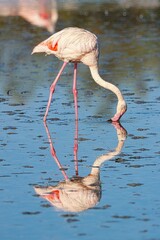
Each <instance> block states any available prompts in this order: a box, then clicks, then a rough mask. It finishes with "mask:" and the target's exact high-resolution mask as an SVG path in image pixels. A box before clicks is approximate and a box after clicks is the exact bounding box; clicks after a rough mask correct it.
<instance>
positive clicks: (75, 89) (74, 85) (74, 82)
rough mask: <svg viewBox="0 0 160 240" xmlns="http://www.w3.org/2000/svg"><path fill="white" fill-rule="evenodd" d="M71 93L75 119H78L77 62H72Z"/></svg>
mask: <svg viewBox="0 0 160 240" xmlns="http://www.w3.org/2000/svg"><path fill="white" fill-rule="evenodd" d="M72 92H73V95H74V108H75V118H76V121H78V105H77V95H78V91H77V63H74V77H73V89H72Z"/></svg>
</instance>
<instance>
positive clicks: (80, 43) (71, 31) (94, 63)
mask: <svg viewBox="0 0 160 240" xmlns="http://www.w3.org/2000/svg"><path fill="white" fill-rule="evenodd" d="M38 52H45V53H46V54H54V55H55V56H56V57H58V58H59V59H61V60H62V61H64V63H63V65H62V68H61V69H60V71H59V73H58V75H57V77H56V79H55V80H54V82H53V83H52V85H51V87H50V95H49V100H48V104H47V109H46V112H45V116H44V121H46V118H47V115H48V111H49V107H50V104H51V100H52V95H53V93H54V90H55V86H56V83H57V81H58V79H59V77H60V75H61V74H62V72H63V70H64V68H65V66H66V65H67V63H68V62H73V63H74V78H73V94H74V102H75V110H76V111H75V112H76V119H78V108H77V89H76V79H77V63H79V62H82V63H84V64H85V65H87V66H88V67H89V69H90V71H91V75H92V77H93V79H94V80H95V82H96V83H97V84H99V85H100V86H102V87H104V88H106V89H109V90H110V91H112V92H113V93H115V94H116V96H117V98H118V104H117V112H116V114H115V115H114V117H113V118H111V120H112V121H114V122H116V121H119V119H120V118H121V116H122V115H123V114H124V113H125V112H126V110H127V105H126V102H125V100H124V98H123V95H122V93H121V91H120V90H119V89H118V88H117V87H116V86H115V85H113V84H111V83H109V82H106V81H105V80H103V79H102V78H101V77H100V75H99V73H98V41H97V37H96V36H95V35H94V34H93V33H91V32H89V31H87V30H85V29H81V28H77V27H69V28H65V29H63V30H61V31H59V32H57V33H55V34H53V35H52V36H51V37H49V38H48V39H46V40H45V41H43V42H41V43H40V44H38V45H37V46H36V47H35V48H34V49H33V52H32V54H33V53H38Z"/></svg>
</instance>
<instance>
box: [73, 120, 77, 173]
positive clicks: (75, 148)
mask: <svg viewBox="0 0 160 240" xmlns="http://www.w3.org/2000/svg"><path fill="white" fill-rule="evenodd" d="M75 123H76V126H75V137H74V164H75V171H76V176H78V156H77V153H78V121H75Z"/></svg>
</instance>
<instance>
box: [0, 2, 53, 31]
mask: <svg viewBox="0 0 160 240" xmlns="http://www.w3.org/2000/svg"><path fill="white" fill-rule="evenodd" d="M0 15H1V16H4V17H5V16H20V17H22V18H24V19H25V20H26V21H28V22H29V23H31V24H32V25H35V26H38V27H44V28H46V29H47V30H48V31H49V32H51V33H53V32H54V29H55V24H56V22H57V19H58V13H57V6H56V1H55V0H27V1H26V0H16V1H0Z"/></svg>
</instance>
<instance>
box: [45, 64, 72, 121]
mask: <svg viewBox="0 0 160 240" xmlns="http://www.w3.org/2000/svg"><path fill="white" fill-rule="evenodd" d="M66 65H67V63H66V62H64V63H63V65H62V67H61V69H60V71H59V73H58V75H57V77H56V79H55V80H54V82H53V83H52V85H51V87H50V94H49V99H48V104H47V108H46V112H45V115H44V118H43V121H44V122H45V121H46V118H47V115H48V111H49V108H50V105H51V101H52V95H53V93H54V90H55V87H56V83H57V82H58V80H59V78H60V76H61V74H62V72H63V70H64V68H65V66H66Z"/></svg>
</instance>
